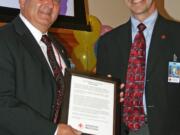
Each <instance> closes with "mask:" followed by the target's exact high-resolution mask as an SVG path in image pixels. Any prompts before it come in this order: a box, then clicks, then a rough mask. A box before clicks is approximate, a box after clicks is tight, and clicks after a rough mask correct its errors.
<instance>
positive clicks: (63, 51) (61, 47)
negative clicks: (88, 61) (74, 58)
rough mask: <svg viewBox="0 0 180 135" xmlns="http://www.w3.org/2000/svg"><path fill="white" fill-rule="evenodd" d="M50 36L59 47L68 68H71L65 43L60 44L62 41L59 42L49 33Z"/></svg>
mask: <svg viewBox="0 0 180 135" xmlns="http://www.w3.org/2000/svg"><path fill="white" fill-rule="evenodd" d="M48 35H49V37H50V38H51V40H52V42H53V45H54V46H55V47H56V48H57V49H58V51H59V53H60V55H61V57H62V59H63V60H64V62H65V64H66V66H67V68H70V63H69V61H68V58H67V54H66V51H65V48H63V45H61V44H60V42H58V41H57V40H56V39H55V38H54V37H53V36H52V35H51V34H48Z"/></svg>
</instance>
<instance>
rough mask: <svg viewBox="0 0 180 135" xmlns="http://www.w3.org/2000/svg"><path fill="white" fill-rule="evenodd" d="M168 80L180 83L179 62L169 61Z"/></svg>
mask: <svg viewBox="0 0 180 135" xmlns="http://www.w3.org/2000/svg"><path fill="white" fill-rule="evenodd" d="M168 82H170V83H180V63H179V62H175V61H173V62H172V61H170V62H169V66H168Z"/></svg>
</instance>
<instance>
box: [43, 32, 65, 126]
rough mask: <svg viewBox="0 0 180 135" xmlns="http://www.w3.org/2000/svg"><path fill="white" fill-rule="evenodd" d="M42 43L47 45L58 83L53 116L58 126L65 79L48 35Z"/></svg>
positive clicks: (44, 36)
mask: <svg viewBox="0 0 180 135" xmlns="http://www.w3.org/2000/svg"><path fill="white" fill-rule="evenodd" d="M41 41H42V42H44V43H45V45H46V46H47V55H48V59H49V63H50V65H51V68H52V70H53V75H54V78H55V81H56V87H57V91H56V93H57V94H56V103H55V106H54V114H53V122H54V123H55V124H57V123H58V122H59V115H60V114H59V113H60V108H61V104H62V100H63V92H64V77H63V74H62V71H61V67H60V66H59V65H58V63H57V61H56V58H55V55H54V51H53V48H52V41H51V40H50V39H49V37H48V36H47V35H43V36H42V38H41Z"/></svg>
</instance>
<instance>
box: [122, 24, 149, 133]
mask: <svg viewBox="0 0 180 135" xmlns="http://www.w3.org/2000/svg"><path fill="white" fill-rule="evenodd" d="M137 27H138V29H139V31H138V33H137V34H136V36H135V38H134V42H133V43H132V46H131V50H130V56H129V61H128V69H127V76H126V87H125V96H124V110H123V121H124V122H125V124H126V125H127V126H128V128H129V130H132V131H136V130H138V129H139V128H140V127H141V126H143V124H144V123H145V114H144V108H143V92H144V79H145V59H146V42H145V38H144V34H143V31H144V29H145V28H146V26H145V25H144V24H143V23H140V24H139V25H138V26H137Z"/></svg>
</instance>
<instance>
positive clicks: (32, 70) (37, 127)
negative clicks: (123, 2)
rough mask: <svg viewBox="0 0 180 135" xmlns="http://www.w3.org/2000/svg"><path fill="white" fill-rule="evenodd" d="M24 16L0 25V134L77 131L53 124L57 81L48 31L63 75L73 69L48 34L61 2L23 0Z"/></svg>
mask: <svg viewBox="0 0 180 135" xmlns="http://www.w3.org/2000/svg"><path fill="white" fill-rule="evenodd" d="M19 3H20V15H19V16H18V17H16V18H15V19H14V20H13V21H12V22H11V23H9V24H7V25H6V26H4V27H2V28H0V37H1V38H0V134H1V135H76V134H78V132H77V131H76V130H74V129H73V128H71V127H70V126H68V125H66V124H58V123H53V121H52V117H53V113H54V111H55V110H54V105H55V102H56V90H57V85H56V82H55V79H54V76H53V68H52V67H51V64H50V61H49V60H48V56H47V46H46V45H45V43H43V42H42V41H41V37H42V35H43V34H45V35H47V36H49V37H50V39H51V40H52V43H51V45H52V46H53V51H54V53H55V59H56V60H57V63H58V65H59V67H60V66H61V69H62V72H63V73H64V71H65V69H66V68H70V64H69V61H68V59H67V56H66V53H65V50H64V47H63V46H62V45H61V44H60V43H59V42H58V41H57V40H55V39H54V38H53V37H52V35H50V34H49V33H48V29H49V27H50V26H51V24H52V23H53V22H54V21H55V20H56V18H57V16H58V13H59V6H60V0H19Z"/></svg>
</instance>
